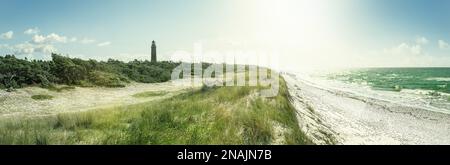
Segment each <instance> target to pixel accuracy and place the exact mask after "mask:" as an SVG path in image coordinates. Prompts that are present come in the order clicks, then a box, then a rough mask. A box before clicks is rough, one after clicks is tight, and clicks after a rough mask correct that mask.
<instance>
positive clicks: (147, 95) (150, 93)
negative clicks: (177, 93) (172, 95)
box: [133, 91, 167, 98]
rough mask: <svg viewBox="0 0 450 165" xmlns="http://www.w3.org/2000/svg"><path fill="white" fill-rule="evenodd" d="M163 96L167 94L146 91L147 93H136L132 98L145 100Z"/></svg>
mask: <svg viewBox="0 0 450 165" xmlns="http://www.w3.org/2000/svg"><path fill="white" fill-rule="evenodd" d="M165 94H167V92H165V91H148V92H141V93H136V94H134V95H133V97H136V98H146V97H154V96H162V95H165Z"/></svg>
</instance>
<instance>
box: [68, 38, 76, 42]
mask: <svg viewBox="0 0 450 165" xmlns="http://www.w3.org/2000/svg"><path fill="white" fill-rule="evenodd" d="M77 40H78V39H77V37H72V38H70V42H76V41H77Z"/></svg>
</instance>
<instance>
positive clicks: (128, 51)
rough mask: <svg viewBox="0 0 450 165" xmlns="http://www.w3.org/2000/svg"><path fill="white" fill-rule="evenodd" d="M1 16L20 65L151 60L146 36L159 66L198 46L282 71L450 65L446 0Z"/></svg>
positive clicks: (26, 10) (53, 1) (246, 1)
mask: <svg viewBox="0 0 450 165" xmlns="http://www.w3.org/2000/svg"><path fill="white" fill-rule="evenodd" d="M0 19H1V20H2V21H1V23H0V25H1V26H0V55H6V54H14V55H16V57H19V58H25V57H27V58H28V59H49V58H50V54H51V53H52V52H54V53H59V54H63V55H67V56H69V57H77V58H83V59H97V60H106V59H108V58H114V59H120V60H125V61H128V60H133V59H142V60H143V59H150V45H151V41H152V40H155V41H156V44H157V47H158V59H161V60H183V58H185V57H186V56H189V53H190V54H195V52H196V46H197V49H199V48H198V47H199V45H201V46H200V47H201V50H202V52H203V53H204V58H205V59H208V60H210V61H213V62H218V61H221V60H223V59H224V58H225V57H223V56H224V55H223V54H227V53H229V54H230V53H231V54H232V53H233V52H234V54H238V55H237V56H238V58H240V57H244V56H245V57H246V58H247V56H251V57H253V54H255V52H256V54H267V55H268V56H269V57H268V58H267V59H269V60H267V59H266V61H270V62H273V63H275V62H274V61H276V63H277V64H276V65H277V67H278V68H280V69H289V70H295V69H303V68H327V67H430V66H431V67H441V66H450V44H449V43H450V1H445V0H339V1H336V0H214V1H213V0H189V1H186V0H133V1H125V0H95V1H92V0H40V1H29V0H0ZM239 52H240V54H239ZM249 52H250V53H249ZM251 52H253V54H252V53H251ZM242 54H246V55H242ZM235 56H236V55H235ZM255 56H256V55H255ZM251 57H248V58H250V59H245V60H242V61H243V62H244V61H247V62H248V61H251V62H254V63H258V62H259V61H264V60H261V59H262V57H260V58H261V59H258V60H253V59H252V58H251ZM258 57H259V56H258ZM264 57H265V56H264ZM234 58H236V57H234ZM255 61H257V62H255Z"/></svg>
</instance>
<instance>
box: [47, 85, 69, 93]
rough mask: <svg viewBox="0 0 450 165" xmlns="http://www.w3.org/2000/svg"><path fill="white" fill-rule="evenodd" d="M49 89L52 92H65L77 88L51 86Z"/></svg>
mask: <svg viewBox="0 0 450 165" xmlns="http://www.w3.org/2000/svg"><path fill="white" fill-rule="evenodd" d="M47 89H48V90H50V91H56V92H63V91H68V90H73V89H75V87H74V86H60V87H57V86H50V87H48V88H47Z"/></svg>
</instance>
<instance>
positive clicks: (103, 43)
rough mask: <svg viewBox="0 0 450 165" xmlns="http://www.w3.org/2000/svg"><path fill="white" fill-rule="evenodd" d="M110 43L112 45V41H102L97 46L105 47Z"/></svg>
mask: <svg viewBox="0 0 450 165" xmlns="http://www.w3.org/2000/svg"><path fill="white" fill-rule="evenodd" d="M108 45H111V42H109V41H108V42H102V43H99V44H97V46H99V47H103V46H108Z"/></svg>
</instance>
